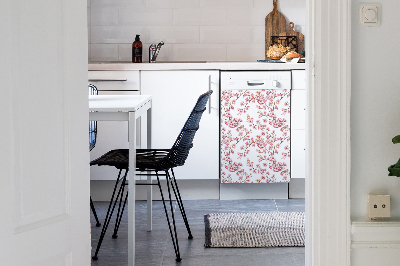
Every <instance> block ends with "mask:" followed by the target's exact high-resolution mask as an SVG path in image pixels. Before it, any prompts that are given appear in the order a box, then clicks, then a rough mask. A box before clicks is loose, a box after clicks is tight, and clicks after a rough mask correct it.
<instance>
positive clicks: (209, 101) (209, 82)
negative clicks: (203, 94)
mask: <svg viewBox="0 0 400 266" xmlns="http://www.w3.org/2000/svg"><path fill="white" fill-rule="evenodd" d="M208 91H211V75H209V76H208ZM208 113H209V114H211V94H210V98H208Z"/></svg>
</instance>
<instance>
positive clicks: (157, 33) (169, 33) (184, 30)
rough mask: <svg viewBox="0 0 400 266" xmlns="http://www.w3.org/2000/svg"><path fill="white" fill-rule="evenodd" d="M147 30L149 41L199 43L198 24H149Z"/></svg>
mask: <svg viewBox="0 0 400 266" xmlns="http://www.w3.org/2000/svg"><path fill="white" fill-rule="evenodd" d="M147 30H148V34H147V37H148V38H146V42H149V43H158V42H160V41H164V43H199V35H200V34H199V26H151V27H147Z"/></svg>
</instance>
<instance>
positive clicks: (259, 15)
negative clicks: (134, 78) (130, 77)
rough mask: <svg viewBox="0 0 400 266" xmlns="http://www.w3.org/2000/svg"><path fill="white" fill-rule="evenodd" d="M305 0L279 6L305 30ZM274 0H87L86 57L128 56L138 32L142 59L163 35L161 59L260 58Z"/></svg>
mask: <svg viewBox="0 0 400 266" xmlns="http://www.w3.org/2000/svg"><path fill="white" fill-rule="evenodd" d="M305 2H306V1H305V0H281V1H278V10H279V11H280V12H281V13H282V14H283V15H284V16H285V17H286V22H287V24H288V23H289V22H290V21H292V22H294V24H295V30H296V31H300V32H302V33H303V34H305ZM272 9H273V4H272V0H114V1H111V0H88V27H89V62H99V61H100V62H106V61H131V60H132V48H131V47H132V46H131V45H132V42H133V41H134V38H135V35H136V34H140V35H141V41H142V42H143V60H144V62H147V61H148V47H149V45H150V44H151V43H158V42H159V41H161V40H162V41H164V42H165V45H164V46H163V47H162V50H161V52H160V55H159V57H158V60H159V61H255V60H257V59H264V53H265V51H264V50H265V47H264V39H265V26H264V24H265V17H266V16H267V15H268V13H269V12H271V11H272Z"/></svg>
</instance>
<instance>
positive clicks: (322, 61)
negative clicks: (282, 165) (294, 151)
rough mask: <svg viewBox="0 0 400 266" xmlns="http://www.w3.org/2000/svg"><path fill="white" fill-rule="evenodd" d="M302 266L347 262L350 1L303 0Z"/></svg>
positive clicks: (348, 219)
mask: <svg viewBox="0 0 400 266" xmlns="http://www.w3.org/2000/svg"><path fill="white" fill-rule="evenodd" d="M307 26H308V27H307V30H308V33H307V35H306V36H309V37H308V38H307V44H306V48H307V51H306V57H307V58H308V59H309V60H308V66H307V69H308V88H309V90H308V105H307V106H308V115H307V120H308V122H307V123H308V136H307V141H308V143H307V147H308V149H307V151H308V153H307V166H308V167H307V171H308V173H307V177H308V178H306V215H307V216H306V217H307V218H306V239H307V240H306V265H310V266H311V265H313V266H314V265H315V266H317V265H321V266H322V265H323V266H331V265H332V266H338V265H340V266H341V265H350V225H351V222H350V93H351V35H350V33H351V0H307Z"/></svg>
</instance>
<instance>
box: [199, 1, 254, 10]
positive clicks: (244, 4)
mask: <svg viewBox="0 0 400 266" xmlns="http://www.w3.org/2000/svg"><path fill="white" fill-rule="evenodd" d="M200 7H204V8H227V9H230V8H250V7H253V0H200Z"/></svg>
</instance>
